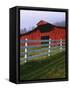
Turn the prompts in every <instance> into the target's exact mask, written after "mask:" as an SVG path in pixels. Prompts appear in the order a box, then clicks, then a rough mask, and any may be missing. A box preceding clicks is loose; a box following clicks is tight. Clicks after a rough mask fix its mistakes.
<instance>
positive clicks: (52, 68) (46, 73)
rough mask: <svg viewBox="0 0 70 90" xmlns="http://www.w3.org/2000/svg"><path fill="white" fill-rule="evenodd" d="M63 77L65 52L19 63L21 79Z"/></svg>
mask: <svg viewBox="0 0 70 90" xmlns="http://www.w3.org/2000/svg"><path fill="white" fill-rule="evenodd" d="M64 77H65V52H64V51H63V52H60V53H57V54H54V55H52V56H50V57H46V58H43V59H41V58H40V60H33V61H32V60H31V61H29V62H27V63H23V64H20V79H21V80H37V79H53V78H64Z"/></svg>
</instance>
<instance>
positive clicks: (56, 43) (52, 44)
mask: <svg viewBox="0 0 70 90" xmlns="http://www.w3.org/2000/svg"><path fill="white" fill-rule="evenodd" d="M32 42H33V43H36V42H44V43H46V42H47V43H46V44H40V45H30V46H29V45H28V43H32ZM20 44H24V46H20V50H22V52H21V51H20V61H21V62H27V61H28V60H31V59H33V58H36V57H40V56H43V55H47V56H51V52H55V51H56V48H57V47H59V51H60V52H61V51H63V50H65V40H62V39H60V40H51V39H49V40H28V39H27V38H26V39H25V40H20ZM38 47H44V48H40V49H36V50H33V49H32V48H38ZM54 48H55V50H54ZM29 49H30V50H29ZM44 50H47V51H46V52H43V51H44ZM36 52H37V53H38V52H42V53H40V54H36V55H32V56H29V55H28V54H30V53H36ZM21 57H22V58H21Z"/></svg>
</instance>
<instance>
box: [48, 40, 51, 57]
mask: <svg viewBox="0 0 70 90" xmlns="http://www.w3.org/2000/svg"><path fill="white" fill-rule="evenodd" d="M48 48H49V49H48V56H50V52H51V39H49V47H48Z"/></svg>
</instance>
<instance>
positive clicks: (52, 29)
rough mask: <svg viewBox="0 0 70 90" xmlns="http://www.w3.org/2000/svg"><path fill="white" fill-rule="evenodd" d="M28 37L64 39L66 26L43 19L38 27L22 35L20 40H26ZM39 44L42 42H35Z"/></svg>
mask: <svg viewBox="0 0 70 90" xmlns="http://www.w3.org/2000/svg"><path fill="white" fill-rule="evenodd" d="M26 38H27V39H28V40H48V39H51V40H60V39H63V40H64V39H65V28H64V27H60V26H55V25H52V24H50V23H48V22H46V21H43V20H41V21H40V22H38V23H37V27H36V28H35V29H33V30H32V31H29V32H27V33H24V34H21V35H20V40H25V39H26ZM32 44H33V43H32ZM37 44H40V42H37V43H34V45H37ZM30 45H31V44H30Z"/></svg>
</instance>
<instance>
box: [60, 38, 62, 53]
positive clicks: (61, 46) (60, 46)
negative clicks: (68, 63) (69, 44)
mask: <svg viewBox="0 0 70 90" xmlns="http://www.w3.org/2000/svg"><path fill="white" fill-rule="evenodd" d="M61 51H62V39H60V52H61Z"/></svg>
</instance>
